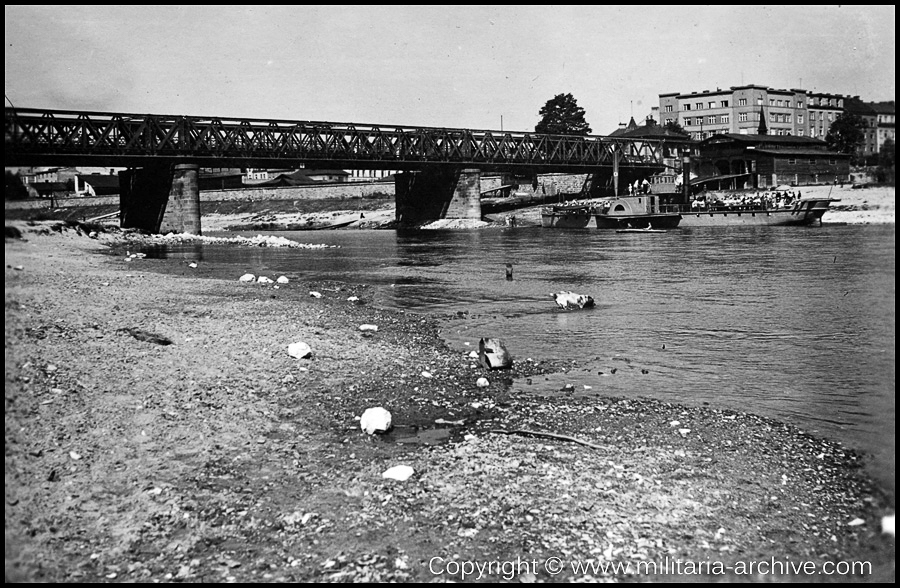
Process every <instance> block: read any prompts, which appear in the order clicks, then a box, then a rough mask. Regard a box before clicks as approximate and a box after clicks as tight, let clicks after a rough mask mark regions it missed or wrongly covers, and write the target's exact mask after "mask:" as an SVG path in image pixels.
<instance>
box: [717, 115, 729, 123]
mask: <svg viewBox="0 0 900 588" xmlns="http://www.w3.org/2000/svg"><path fill="white" fill-rule="evenodd" d="M719 122H720V123H722V124H723V125H724V124H728V115H727V114H723V115H722V116H720V117H719Z"/></svg>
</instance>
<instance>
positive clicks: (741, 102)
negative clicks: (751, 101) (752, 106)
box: [738, 98, 747, 106]
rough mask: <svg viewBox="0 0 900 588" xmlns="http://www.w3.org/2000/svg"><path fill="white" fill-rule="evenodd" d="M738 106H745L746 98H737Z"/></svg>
mask: <svg viewBox="0 0 900 588" xmlns="http://www.w3.org/2000/svg"><path fill="white" fill-rule="evenodd" d="M738 106H747V99H746V98H738Z"/></svg>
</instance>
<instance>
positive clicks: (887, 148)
mask: <svg viewBox="0 0 900 588" xmlns="http://www.w3.org/2000/svg"><path fill="white" fill-rule="evenodd" d="M896 151H897V150H896V146H895V145H894V140H893V139H885V140H884V144H882V146H881V151H879V152H878V165H880V166H881V167H883V168H885V169H887V168H893V167H894V162H895V161H896V159H895V157H896Z"/></svg>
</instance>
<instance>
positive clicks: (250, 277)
mask: <svg viewBox="0 0 900 588" xmlns="http://www.w3.org/2000/svg"><path fill="white" fill-rule="evenodd" d="M239 281H241V282H255V281H256V276H254V275H253V274H244V275H243V276H241V277H240V278H239Z"/></svg>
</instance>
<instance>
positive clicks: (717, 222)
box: [680, 198, 840, 228]
mask: <svg viewBox="0 0 900 588" xmlns="http://www.w3.org/2000/svg"><path fill="white" fill-rule="evenodd" d="M839 201H840V200H839V199H834V198H801V199H799V200H797V201H795V202H794V204H793V205H792V206H789V207H783V208H762V207H757V208H753V207H740V206H733V207H727V208H722V207H717V208H712V209H710V210H691V211H690V212H687V211H684V212H682V213H681V225H680V226H681V227H682V228H691V227H722V226H732V225H773V226H791V225H800V226H802V225H812V224H816V223H818V224H820V225H821V224H822V216H823V215H824V214H825V213H826V212H827V211H828V207H829V206H831V203H832V202H839Z"/></svg>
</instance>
